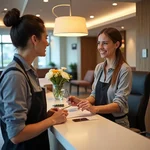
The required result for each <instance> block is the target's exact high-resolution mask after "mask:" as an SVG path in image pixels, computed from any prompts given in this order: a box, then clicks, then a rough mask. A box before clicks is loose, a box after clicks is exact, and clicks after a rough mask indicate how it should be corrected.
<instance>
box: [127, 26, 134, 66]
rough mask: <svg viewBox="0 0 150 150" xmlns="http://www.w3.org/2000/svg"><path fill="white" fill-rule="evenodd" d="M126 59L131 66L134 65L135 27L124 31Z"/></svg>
mask: <svg viewBox="0 0 150 150" xmlns="http://www.w3.org/2000/svg"><path fill="white" fill-rule="evenodd" d="M126 60H127V62H128V64H129V65H130V66H131V67H136V29H131V30H127V31H126Z"/></svg>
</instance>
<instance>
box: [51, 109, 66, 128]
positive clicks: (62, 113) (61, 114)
mask: <svg viewBox="0 0 150 150" xmlns="http://www.w3.org/2000/svg"><path fill="white" fill-rule="evenodd" d="M67 115H68V112H66V110H61V109H60V110H58V111H56V112H54V114H53V115H52V116H51V117H50V118H51V119H52V121H53V124H54V125H55V124H60V123H64V122H66V121H67V118H66V116H67Z"/></svg>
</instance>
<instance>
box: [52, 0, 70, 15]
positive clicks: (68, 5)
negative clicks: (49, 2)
mask: <svg viewBox="0 0 150 150" xmlns="http://www.w3.org/2000/svg"><path fill="white" fill-rule="evenodd" d="M62 6H67V7H70V9H69V14H70V16H72V5H71V0H70V4H60V5H56V6H54V7H53V8H52V13H53V15H54V16H55V17H58V16H57V15H56V13H55V11H54V9H55V8H57V7H62Z"/></svg>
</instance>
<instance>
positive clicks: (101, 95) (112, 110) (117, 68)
mask: <svg viewBox="0 0 150 150" xmlns="http://www.w3.org/2000/svg"><path fill="white" fill-rule="evenodd" d="M97 44H98V46H97V48H98V51H99V53H100V56H101V58H104V59H105V61H104V62H102V63H100V64H98V65H97V66H96V68H95V73H94V76H95V79H94V82H93V87H92V92H91V95H90V96H89V97H87V98H86V99H79V98H77V97H75V96H70V98H69V101H68V103H69V104H70V105H77V106H78V107H79V108H81V109H82V110H88V111H90V112H91V113H96V114H100V115H102V116H103V117H105V118H107V119H109V120H111V121H114V122H116V123H118V124H120V125H123V126H125V127H129V122H128V117H127V113H128V102H127V99H128V95H129V94H130V91H131V80H132V72H131V68H130V67H129V65H128V64H127V63H126V61H125V60H124V58H123V56H122V53H121V51H120V47H121V44H122V37H121V34H120V32H119V31H118V30H117V29H115V28H105V29H103V30H102V31H101V32H100V33H99V34H98V42H97Z"/></svg>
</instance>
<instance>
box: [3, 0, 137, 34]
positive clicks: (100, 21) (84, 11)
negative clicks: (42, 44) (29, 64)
mask: <svg viewBox="0 0 150 150" xmlns="http://www.w3.org/2000/svg"><path fill="white" fill-rule="evenodd" d="M138 1H140V0H71V5H72V7H71V8H72V15H73V16H81V17H84V18H85V19H86V23H87V27H88V31H89V36H96V35H97V34H98V32H99V30H101V28H103V27H104V26H105V27H108V26H111V27H115V28H117V29H119V30H121V26H124V27H125V30H128V29H130V28H132V27H133V26H134V25H135V16H136V2H138ZM112 2H117V3H118V5H117V6H112ZM69 3H70V0H49V2H47V3H44V2H43V0H0V4H1V5H0V12H1V13H0V27H1V28H3V27H4V26H3V23H2V19H3V16H4V12H3V10H4V8H8V10H10V9H12V8H18V9H19V10H20V11H21V15H23V14H34V15H36V14H40V17H41V18H42V19H43V20H44V22H45V25H46V27H47V29H48V30H50V31H52V30H53V27H54V21H55V16H54V15H53V14H52V8H53V7H54V6H56V5H59V4H69ZM55 13H56V14H57V16H68V15H69V7H58V8H56V9H55ZM90 15H94V16H95V18H94V19H90Z"/></svg>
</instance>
